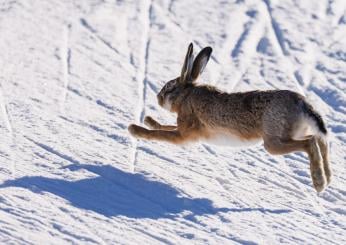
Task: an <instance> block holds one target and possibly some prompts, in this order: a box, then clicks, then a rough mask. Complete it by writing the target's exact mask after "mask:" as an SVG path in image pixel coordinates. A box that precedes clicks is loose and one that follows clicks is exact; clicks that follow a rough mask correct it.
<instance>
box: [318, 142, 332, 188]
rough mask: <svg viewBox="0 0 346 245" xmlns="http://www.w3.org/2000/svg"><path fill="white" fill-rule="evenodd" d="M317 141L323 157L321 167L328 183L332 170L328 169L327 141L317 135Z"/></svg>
mask: <svg viewBox="0 0 346 245" xmlns="http://www.w3.org/2000/svg"><path fill="white" fill-rule="evenodd" d="M317 143H318V146H319V148H320V151H321V155H322V158H323V168H324V173H325V174H326V177H327V183H328V184H329V183H330V181H331V178H332V171H331V169H330V164H329V147H328V141H327V140H326V139H324V138H321V137H317Z"/></svg>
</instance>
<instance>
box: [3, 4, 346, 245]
mask: <svg viewBox="0 0 346 245" xmlns="http://www.w3.org/2000/svg"><path fill="white" fill-rule="evenodd" d="M0 13H1V14H0V35H1V38H0V47H1V55H0V67H1V73H0V85H1V87H0V132H1V136H2V137H1V139H2V140H1V143H0V243H6V244H69V243H73V244H239V243H240V244H278V243H288V244H345V243H346V217H345V215H346V188H345V187H346V177H345V176H346V168H345V163H346V156H345V152H346V126H345V125H346V95H345V91H346V46H345V44H346V21H345V20H346V2H345V1H344V0H335V1H329V0H321V1H307V0H306V1H297V0H282V1H277V0H263V1H255V0H253V1H251V0H249V1H246V0H243V1H242V0H237V1H222V0H216V1H202V0H194V1H178V0H171V1H164V0H142V1H120V0H118V1H108V0H104V1H101V0H89V1H58V0H51V1H39V0H31V1H20V0H5V1H2V2H1V3H0ZM190 42H193V43H194V45H195V50H198V49H200V48H203V47H205V46H212V47H213V54H212V57H211V59H210V61H209V64H208V65H207V66H206V68H205V71H204V73H203V75H202V77H201V78H200V80H199V83H205V84H211V85H216V86H217V87H218V88H220V89H223V90H225V91H248V90H255V89H273V88H277V89H291V90H294V91H297V92H300V93H302V94H304V95H306V96H307V98H308V100H309V101H310V102H311V103H312V104H313V105H314V106H315V107H316V108H317V109H318V111H319V112H321V114H322V115H323V117H324V119H325V121H326V123H327V125H328V130H329V132H330V133H329V134H330V142H331V166H332V169H333V172H334V176H333V180H332V183H331V185H330V186H329V187H328V188H327V189H326V190H325V191H324V192H323V193H321V194H318V195H317V194H316V191H315V190H314V189H313V187H312V183H311V178H310V172H309V162H308V159H307V157H306V155H305V154H302V153H295V154H289V155H285V156H271V155H269V154H268V153H267V152H266V151H265V150H264V149H263V146H261V145H260V146H256V147H252V148H246V149H237V148H234V149H233V148H229V147H220V146H211V145H207V144H205V143H203V142H201V143H196V144H189V145H184V146H175V145H171V144H168V143H163V142H148V141H142V140H135V139H133V138H131V137H130V135H129V133H128V131H127V126H128V125H129V124H130V123H138V124H142V123H143V119H144V117H145V116H146V115H150V116H152V117H153V118H155V119H157V120H158V121H160V122H162V123H167V124H174V123H175V115H174V114H171V113H169V112H167V111H165V110H164V109H163V108H160V107H159V105H158V104H157V100H156V94H157V92H158V91H159V90H160V89H161V87H162V86H163V85H164V84H165V82H166V81H168V80H170V79H173V78H175V77H177V76H178V75H179V73H180V69H181V65H182V62H183V58H184V55H185V52H186V49H187V46H188V44H189V43H190Z"/></svg>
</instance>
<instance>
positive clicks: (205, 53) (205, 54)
mask: <svg viewBox="0 0 346 245" xmlns="http://www.w3.org/2000/svg"><path fill="white" fill-rule="evenodd" d="M212 51H213V50H212V48H211V47H206V48H204V49H202V50H201V52H199V54H198V55H197V57H196V59H195V61H194V62H193V66H192V71H191V81H195V80H196V79H197V78H198V76H199V75H200V74H201V73H202V72H203V70H204V68H205V66H206V65H207V63H208V60H209V58H210V55H211V52H212Z"/></svg>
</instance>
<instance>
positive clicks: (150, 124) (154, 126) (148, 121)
mask: <svg viewBox="0 0 346 245" xmlns="http://www.w3.org/2000/svg"><path fill="white" fill-rule="evenodd" d="M144 124H145V125H147V126H148V127H149V128H151V129H159V127H160V126H159V123H158V122H156V121H155V120H154V119H153V118H152V117H150V116H146V117H145V118H144Z"/></svg>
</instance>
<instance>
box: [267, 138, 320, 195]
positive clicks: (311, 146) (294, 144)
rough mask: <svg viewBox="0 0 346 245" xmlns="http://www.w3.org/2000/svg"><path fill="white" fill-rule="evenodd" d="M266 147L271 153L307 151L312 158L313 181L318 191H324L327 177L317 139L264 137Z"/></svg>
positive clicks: (311, 171)
mask: <svg viewBox="0 0 346 245" xmlns="http://www.w3.org/2000/svg"><path fill="white" fill-rule="evenodd" d="M263 140H264V148H265V149H266V150H267V151H268V152H269V153H271V154H274V155H275V154H288V153H291V152H295V151H305V152H306V153H307V154H308V156H309V160H310V173H311V178H312V182H313V184H314V187H315V189H316V191H317V192H321V191H323V189H324V188H325V186H326V177H325V175H324V168H323V162H322V156H321V152H320V148H319V146H318V143H317V139H316V138H315V137H312V138H311V139H308V140H302V141H298V140H292V139H287V140H286V139H285V140H283V139H280V138H279V137H274V136H270V137H268V136H267V137H263Z"/></svg>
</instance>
